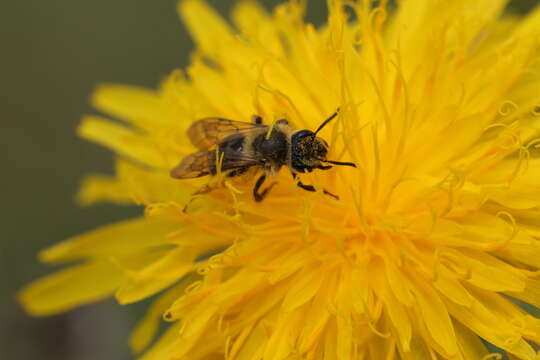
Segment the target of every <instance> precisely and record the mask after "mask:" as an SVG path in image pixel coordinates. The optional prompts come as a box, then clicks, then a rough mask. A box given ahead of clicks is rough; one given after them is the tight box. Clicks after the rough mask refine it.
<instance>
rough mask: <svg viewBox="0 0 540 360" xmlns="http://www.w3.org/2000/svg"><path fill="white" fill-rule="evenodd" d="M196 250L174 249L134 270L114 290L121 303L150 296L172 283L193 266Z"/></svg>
mask: <svg viewBox="0 0 540 360" xmlns="http://www.w3.org/2000/svg"><path fill="white" fill-rule="evenodd" d="M197 255H198V251H196V250H194V249H183V248H180V249H174V250H171V251H170V252H169V253H168V254H167V255H166V256H162V257H161V258H160V259H159V260H157V261H156V262H154V263H152V264H151V265H149V266H147V267H145V268H143V269H142V270H139V271H137V272H134V273H132V274H131V276H130V277H129V278H128V281H127V282H126V283H125V284H123V285H122V286H121V287H120V289H118V291H117V292H116V299H117V300H118V302H119V303H121V304H129V303H133V302H135V301H139V300H141V299H144V298H146V297H148V296H151V295H153V294H155V293H157V292H159V291H161V290H163V289H165V288H167V287H168V286H170V285H172V284H174V283H175V282H176V281H178V280H179V279H180V278H181V277H183V276H184V275H186V274H188V273H189V272H191V271H192V270H193V268H194V264H193V260H194V259H195V258H196V257H197Z"/></svg>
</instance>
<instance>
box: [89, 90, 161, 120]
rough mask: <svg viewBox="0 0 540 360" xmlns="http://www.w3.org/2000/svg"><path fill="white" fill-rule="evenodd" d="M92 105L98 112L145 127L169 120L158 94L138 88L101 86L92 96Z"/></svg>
mask: <svg viewBox="0 0 540 360" xmlns="http://www.w3.org/2000/svg"><path fill="white" fill-rule="evenodd" d="M92 104H93V105H94V106H95V107H96V108H97V109H98V110H101V111H103V112H105V113H108V114H111V115H112V116H116V117H118V118H120V119H123V120H127V121H131V122H133V123H135V124H142V125H143V126H144V125H145V124H146V123H148V122H150V123H161V122H163V121H164V119H167V118H168V117H167V116H166V114H165V112H164V111H163V106H162V101H161V99H160V98H159V96H158V94H156V93H155V92H154V91H151V90H148V89H146V88H141V87H136V86H126V85H113V84H104V85H101V86H99V87H98V88H97V89H96V90H95V91H94V93H93V95H92Z"/></svg>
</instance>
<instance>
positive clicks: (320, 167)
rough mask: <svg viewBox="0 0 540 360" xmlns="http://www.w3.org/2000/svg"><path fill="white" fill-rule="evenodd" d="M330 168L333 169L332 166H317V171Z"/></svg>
mask: <svg viewBox="0 0 540 360" xmlns="http://www.w3.org/2000/svg"><path fill="white" fill-rule="evenodd" d="M331 168H333V166H332V165H319V167H318V168H317V169H320V170H330V169H331Z"/></svg>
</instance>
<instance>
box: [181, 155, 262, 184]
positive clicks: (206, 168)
mask: <svg viewBox="0 0 540 360" xmlns="http://www.w3.org/2000/svg"><path fill="white" fill-rule="evenodd" d="M218 156H219V160H218ZM216 164H221V171H228V170H239V169H247V168H250V167H252V166H256V165H260V161H259V160H257V159H256V158H254V157H252V156H250V155H247V154H244V153H239V152H228V151H227V152H219V153H217V152H216V151H213V150H210V151H199V152H196V153H193V154H190V155H188V156H186V157H185V158H184V159H183V160H182V161H181V162H180V164H178V166H176V167H175V168H174V169H172V170H171V177H173V178H175V179H193V178H198V177H201V176H205V175H215V174H216V173H217V165H216Z"/></svg>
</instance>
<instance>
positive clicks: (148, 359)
mask: <svg viewBox="0 0 540 360" xmlns="http://www.w3.org/2000/svg"><path fill="white" fill-rule="evenodd" d="M181 327H182V324H180V323H175V324H172V325H171V326H169V328H168V329H167V330H166V331H165V333H163V334H162V335H161V337H160V338H159V340H158V341H157V342H156V343H155V344H154V345H153V346H152V347H151V348H150V349H148V350H147V351H146V352H145V353H144V354H143V356H141V357H140V358H139V360H163V359H167V358H170V357H171V348H172V347H173V345H174V344H175V342H177V341H178V337H179V336H180V329H181Z"/></svg>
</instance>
